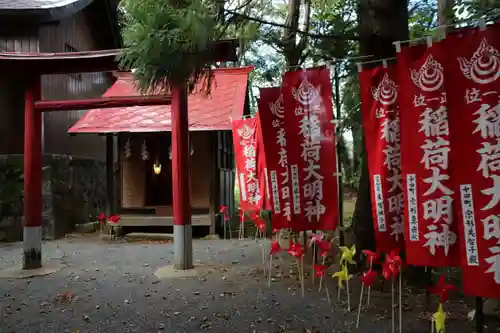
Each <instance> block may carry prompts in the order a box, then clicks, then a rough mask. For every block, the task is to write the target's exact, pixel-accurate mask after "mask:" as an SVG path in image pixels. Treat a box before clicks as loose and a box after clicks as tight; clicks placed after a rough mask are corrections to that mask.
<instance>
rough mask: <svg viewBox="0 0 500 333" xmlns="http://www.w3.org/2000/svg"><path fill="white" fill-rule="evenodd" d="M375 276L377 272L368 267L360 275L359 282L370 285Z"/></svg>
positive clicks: (373, 281)
mask: <svg viewBox="0 0 500 333" xmlns="http://www.w3.org/2000/svg"><path fill="white" fill-rule="evenodd" d="M377 277H378V273H377V272H375V271H373V270H371V269H370V270H369V271H367V272H365V274H363V276H362V277H361V283H363V285H365V286H368V287H371V286H373V284H374V283H375V279H376V278H377Z"/></svg>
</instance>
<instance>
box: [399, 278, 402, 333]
mask: <svg viewBox="0 0 500 333" xmlns="http://www.w3.org/2000/svg"><path fill="white" fill-rule="evenodd" d="M402 280H403V279H402V277H401V272H399V333H402V332H403V282H402Z"/></svg>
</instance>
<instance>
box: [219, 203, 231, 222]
mask: <svg viewBox="0 0 500 333" xmlns="http://www.w3.org/2000/svg"><path fill="white" fill-rule="evenodd" d="M219 212H220V213H222V215H223V216H224V223H227V221H229V215H228V214H227V206H224V205H220V207H219Z"/></svg>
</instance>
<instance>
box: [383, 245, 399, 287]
mask: <svg viewBox="0 0 500 333" xmlns="http://www.w3.org/2000/svg"><path fill="white" fill-rule="evenodd" d="M402 265H403V260H402V259H401V257H400V256H399V250H398V249H394V250H392V251H391V253H388V254H387V255H386V256H385V262H384V264H383V265H382V276H383V277H384V278H385V279H386V280H389V278H396V277H397V276H398V275H399V273H400V271H401V266H402Z"/></svg>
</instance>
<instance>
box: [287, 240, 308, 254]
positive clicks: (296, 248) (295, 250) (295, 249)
mask: <svg viewBox="0 0 500 333" xmlns="http://www.w3.org/2000/svg"><path fill="white" fill-rule="evenodd" d="M288 253H289V254H290V255H291V256H294V257H295V258H300V257H302V256H303V255H304V248H303V247H302V246H301V245H300V244H296V243H294V242H293V240H291V239H290V248H289V249H288Z"/></svg>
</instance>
